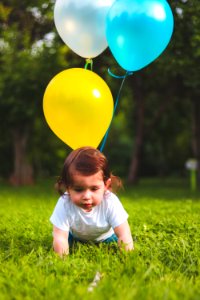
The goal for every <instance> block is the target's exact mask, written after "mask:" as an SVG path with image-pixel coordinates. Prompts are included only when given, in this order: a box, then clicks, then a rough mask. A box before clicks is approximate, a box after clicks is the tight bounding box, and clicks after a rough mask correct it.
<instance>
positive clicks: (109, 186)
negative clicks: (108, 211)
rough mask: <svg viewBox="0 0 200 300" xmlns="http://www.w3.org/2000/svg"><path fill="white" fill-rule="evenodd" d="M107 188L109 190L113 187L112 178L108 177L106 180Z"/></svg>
mask: <svg viewBox="0 0 200 300" xmlns="http://www.w3.org/2000/svg"><path fill="white" fill-rule="evenodd" d="M105 188H106V189H107V190H108V189H110V188H111V178H108V179H107V180H106V182H105Z"/></svg>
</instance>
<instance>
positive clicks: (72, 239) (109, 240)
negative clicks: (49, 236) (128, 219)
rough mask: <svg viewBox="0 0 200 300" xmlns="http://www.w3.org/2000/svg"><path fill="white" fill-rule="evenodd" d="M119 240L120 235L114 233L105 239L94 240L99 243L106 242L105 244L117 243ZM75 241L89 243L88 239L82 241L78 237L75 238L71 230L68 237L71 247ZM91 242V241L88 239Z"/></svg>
mask: <svg viewBox="0 0 200 300" xmlns="http://www.w3.org/2000/svg"><path fill="white" fill-rule="evenodd" d="M117 241H118V237H117V236H116V234H114V233H113V234H112V235H111V236H110V237H108V238H107V239H105V240H102V241H99V242H94V243H95V244H99V243H105V244H109V243H115V242H117ZM74 242H79V243H87V241H81V240H79V239H78V238H75V237H74V236H73V235H72V233H71V232H69V237H68V243H69V246H70V247H71V246H72V245H73V243H74ZM88 242H90V241H88Z"/></svg>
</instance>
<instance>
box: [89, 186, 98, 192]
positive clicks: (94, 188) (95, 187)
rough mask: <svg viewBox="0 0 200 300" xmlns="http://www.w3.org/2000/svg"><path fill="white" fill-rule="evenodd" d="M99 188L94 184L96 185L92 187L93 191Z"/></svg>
mask: <svg viewBox="0 0 200 300" xmlns="http://www.w3.org/2000/svg"><path fill="white" fill-rule="evenodd" d="M98 189H99V187H98V186H94V187H92V188H91V191H97V190H98Z"/></svg>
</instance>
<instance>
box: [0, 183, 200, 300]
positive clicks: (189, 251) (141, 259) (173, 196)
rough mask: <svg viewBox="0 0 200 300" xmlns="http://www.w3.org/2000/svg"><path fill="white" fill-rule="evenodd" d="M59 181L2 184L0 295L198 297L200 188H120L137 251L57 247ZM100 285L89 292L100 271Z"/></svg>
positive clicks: (121, 298) (170, 185) (151, 299)
mask: <svg viewBox="0 0 200 300" xmlns="http://www.w3.org/2000/svg"><path fill="white" fill-rule="evenodd" d="M57 198H58V195H57V194H56V192H54V191H53V183H52V182H48V183H40V184H38V185H36V186H34V187H24V188H11V187H9V186H6V185H5V184H1V187H0V220H1V222H0V264H1V265H0V299H1V300H4V299H9V300H10V299H31V300H32V299H37V300H39V299H48V300H51V299H97V300H98V299H102V300H103V299H119V300H128V299H137V300H138V299H139V300H144V299H145V300H147V299H148V300H154V299H155V300H157V299H159V300H160V299H163V300H167V299H172V300H178V299H191V300H195V299H196V300H199V299H200V274H199V272H200V224H199V223H200V221H199V220H200V219H199V217H200V201H199V200H200V193H198V192H196V193H193V194H192V193H191V192H190V190H189V188H188V186H187V184H186V183H185V182H182V181H166V180H165V181H158V180H157V181H155V180H153V181H147V180H146V181H144V182H141V183H140V185H138V186H137V187H135V188H127V189H125V190H124V191H122V192H121V195H120V198H121V201H122V203H123V205H124V206H125V208H126V210H127V211H128V213H129V223H130V225H131V230H132V234H133V238H134V241H135V251H134V252H131V253H128V254H127V253H120V251H119V250H118V249H117V248H115V247H110V246H107V245H101V246H100V247H97V246H91V245H77V246H76V248H75V249H74V250H73V251H72V253H71V254H70V256H68V257H66V258H65V259H64V260H62V259H60V258H59V257H58V256H57V255H56V254H54V252H53V251H52V246H51V243H52V228H51V224H50V223H49V217H50V215H51V212H52V210H53V208H54V206H55V203H56V201H57ZM97 271H99V272H100V273H101V274H102V278H101V280H100V282H99V284H98V286H97V287H96V288H95V289H94V290H93V292H88V291H87V289H88V286H89V284H90V283H91V282H92V280H93V278H94V276H95V274H96V272H97Z"/></svg>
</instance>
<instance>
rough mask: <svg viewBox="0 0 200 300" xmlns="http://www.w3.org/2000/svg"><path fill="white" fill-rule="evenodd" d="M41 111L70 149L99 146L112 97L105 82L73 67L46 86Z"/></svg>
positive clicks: (111, 111) (107, 125)
mask: <svg viewBox="0 0 200 300" xmlns="http://www.w3.org/2000/svg"><path fill="white" fill-rule="evenodd" d="M43 110H44V115H45V118H46V121H47V123H48V125H49V127H50V128H51V130H52V131H53V132H54V133H55V134H56V135H57V136H58V137H59V138H60V139H61V140H62V141H63V142H65V143H66V144H67V145H69V146H70V147H71V148H72V149H76V148H79V147H82V146H92V147H95V148H96V147H98V145H99V144H100V142H101V140H102V138H103V136H104V134H105V133H106V130H107V129H108V127H109V125H110V122H111V119H112V115H113V98H112V94H111V92H110V89H109V87H108V86H107V84H106V83H105V81H104V80H103V79H102V78H101V77H100V76H98V75H97V74H95V73H94V72H92V71H89V70H86V69H81V68H73V69H68V70H65V71H62V72H60V73H59V74H57V75H56V76H55V77H54V78H53V79H52V80H51V81H50V82H49V84H48V86H47V88H46V91H45V93H44V99H43Z"/></svg>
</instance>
